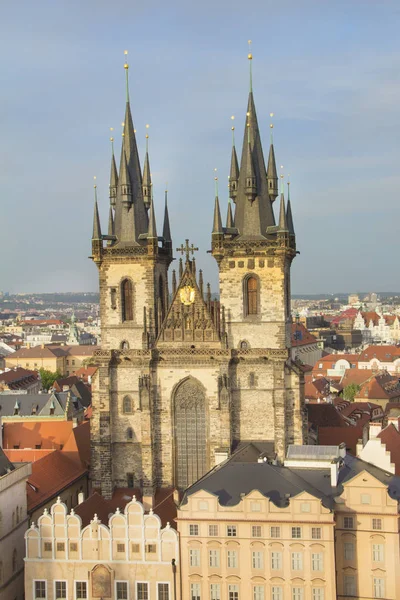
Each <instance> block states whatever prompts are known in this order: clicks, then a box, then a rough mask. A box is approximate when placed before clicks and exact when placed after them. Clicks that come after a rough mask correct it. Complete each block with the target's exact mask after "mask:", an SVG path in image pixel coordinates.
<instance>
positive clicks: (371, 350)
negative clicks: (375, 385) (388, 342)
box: [359, 345, 400, 362]
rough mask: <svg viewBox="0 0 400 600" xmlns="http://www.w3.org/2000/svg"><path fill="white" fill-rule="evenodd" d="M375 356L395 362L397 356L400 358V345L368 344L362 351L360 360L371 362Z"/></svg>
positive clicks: (382, 360)
mask: <svg viewBox="0 0 400 600" xmlns="http://www.w3.org/2000/svg"><path fill="white" fill-rule="evenodd" d="M374 358H376V359H378V360H379V361H380V362H393V361H394V360H396V358H400V346H378V345H376V346H375V345H374V346H372V345H371V346H368V348H365V350H363V351H362V352H361V353H360V358H359V360H360V361H362V362H369V361H370V360H373V359H374Z"/></svg>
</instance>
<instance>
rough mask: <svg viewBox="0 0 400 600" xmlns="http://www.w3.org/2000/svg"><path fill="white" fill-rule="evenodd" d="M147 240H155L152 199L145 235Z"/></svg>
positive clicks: (155, 228)
mask: <svg viewBox="0 0 400 600" xmlns="http://www.w3.org/2000/svg"><path fill="white" fill-rule="evenodd" d="M147 239H157V226H156V215H155V212H154V202H153V199H151V203H150V217H149V233H148V235H147Z"/></svg>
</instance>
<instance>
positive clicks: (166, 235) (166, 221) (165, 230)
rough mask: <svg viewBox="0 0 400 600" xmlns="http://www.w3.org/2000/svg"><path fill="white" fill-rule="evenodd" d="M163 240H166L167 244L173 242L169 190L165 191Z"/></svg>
mask: <svg viewBox="0 0 400 600" xmlns="http://www.w3.org/2000/svg"><path fill="white" fill-rule="evenodd" d="M163 238H164V241H165V242H171V229H170V225H169V214H168V191H167V190H165V207H164V225H163Z"/></svg>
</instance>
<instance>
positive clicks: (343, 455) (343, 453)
mask: <svg viewBox="0 0 400 600" xmlns="http://www.w3.org/2000/svg"><path fill="white" fill-rule="evenodd" d="M339 456H340V458H346V444H345V443H344V442H342V443H341V444H339Z"/></svg>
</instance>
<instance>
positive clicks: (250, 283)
mask: <svg viewBox="0 0 400 600" xmlns="http://www.w3.org/2000/svg"><path fill="white" fill-rule="evenodd" d="M246 286H247V290H246V291H247V314H248V315H256V314H257V313H258V307H257V301H258V298H257V295H258V290H257V287H258V285H257V279H256V278H255V277H249V278H248V279H247V282H246Z"/></svg>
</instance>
